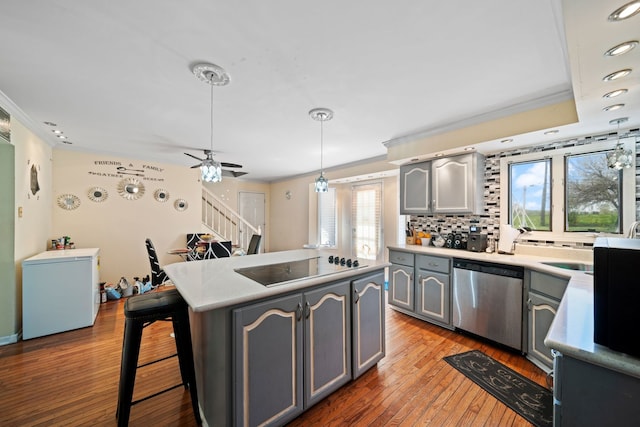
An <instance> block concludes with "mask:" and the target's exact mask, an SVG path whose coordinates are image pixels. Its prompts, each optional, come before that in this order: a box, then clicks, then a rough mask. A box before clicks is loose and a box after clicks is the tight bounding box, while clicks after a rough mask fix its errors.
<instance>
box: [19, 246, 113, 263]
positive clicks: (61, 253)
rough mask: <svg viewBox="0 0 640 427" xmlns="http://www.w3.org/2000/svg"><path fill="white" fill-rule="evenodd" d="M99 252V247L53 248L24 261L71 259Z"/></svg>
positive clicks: (90, 255)
mask: <svg viewBox="0 0 640 427" xmlns="http://www.w3.org/2000/svg"><path fill="white" fill-rule="evenodd" d="M98 252H100V249H99V248H78V249H59V250H51V251H46V252H41V253H39V254H37V255H34V256H32V257H30V258H27V259H25V260H24V261H22V262H27V263H29V262H33V261H51V260H61V259H69V258H81V257H93V256H95V255H98Z"/></svg>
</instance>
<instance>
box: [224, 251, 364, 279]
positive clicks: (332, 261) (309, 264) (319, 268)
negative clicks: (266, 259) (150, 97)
mask: <svg viewBox="0 0 640 427" xmlns="http://www.w3.org/2000/svg"><path fill="white" fill-rule="evenodd" d="M358 267H366V266H365V265H361V264H360V262H359V261H358V260H357V259H356V260H353V261H352V260H351V259H346V258H344V257H342V258H341V257H339V256H333V255H331V256H329V258H328V259H324V258H321V257H313V258H309V259H303V260H299V261H288V262H279V263H275V264H265V265H258V266H255V267H246V268H237V269H235V270H234V271H235V272H236V273H238V274H241V275H243V276H245V277H248V278H249V279H251V280H255V281H256V282H258V283H260V284H261V285H264V286H266V287H270V286H275V285H282V284H284V283H287V282H291V281H294V280H300V279H307V278H309V277H317V276H326V275H328V274H333V273H339V272H341V271H344V270H353V269H357V268H358Z"/></svg>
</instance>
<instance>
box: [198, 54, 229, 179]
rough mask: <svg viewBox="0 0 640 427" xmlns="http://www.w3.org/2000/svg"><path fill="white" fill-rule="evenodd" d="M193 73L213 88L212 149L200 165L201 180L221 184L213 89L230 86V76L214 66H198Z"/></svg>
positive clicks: (207, 152)
mask: <svg viewBox="0 0 640 427" xmlns="http://www.w3.org/2000/svg"><path fill="white" fill-rule="evenodd" d="M192 71H193V74H194V75H195V76H196V77H197V78H198V79H199V80H201V81H203V82H205V83H207V84H208V85H210V86H211V122H210V136H211V149H210V150H205V154H206V156H207V158H206V159H204V160H203V161H202V164H201V165H200V173H201V178H202V181H204V182H220V181H222V165H221V164H220V162H218V161H216V160H215V159H214V158H213V155H214V153H213V87H214V86H226V85H228V84H229V81H230V79H229V74H227V72H226V71H225V70H224V69H223V68H221V67H219V66H217V65H214V64H197V65H195V66H194V67H193V69H192Z"/></svg>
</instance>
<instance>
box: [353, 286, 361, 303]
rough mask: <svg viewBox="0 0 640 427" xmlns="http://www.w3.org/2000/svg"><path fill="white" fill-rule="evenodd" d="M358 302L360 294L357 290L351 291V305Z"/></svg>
mask: <svg viewBox="0 0 640 427" xmlns="http://www.w3.org/2000/svg"><path fill="white" fill-rule="evenodd" d="M358 301H360V292H359V291H358V290H357V289H355V288H354V289H353V303H354V304H357V303H358Z"/></svg>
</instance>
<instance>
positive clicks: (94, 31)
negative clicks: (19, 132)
mask: <svg viewBox="0 0 640 427" xmlns="http://www.w3.org/2000/svg"><path fill="white" fill-rule="evenodd" d="M624 1H625V0H620V1H611V0H565V1H562V2H561V0H492V1H484V2H479V1H471V0H466V1H465V0H453V1H446V2H444V1H434V0H396V1H393V2H391V1H380V0H378V1H374V2H372V1H370V0H351V1H338V0H325V1H323V2H310V1H300V0H271V1H264V0H246V1H243V2H230V1H227V2H223V1H219V0H216V1H213V0H208V1H207V0H183V1H169V0H162V1H160V0H136V1H125V0H111V1H108V2H107V1H103V2H93V1H92V2H88V1H85V2H78V1H76V2H73V1H68V0H49V1H35V0H22V1H19V2H18V1H13V2H4V3H3V5H2V9H1V14H0V40H1V42H0V58H1V59H0V91H1V92H2V93H3V94H4V97H3V98H4V100H5V102H9V103H10V105H9V107H10V108H9V109H10V110H13V112H14V113H15V112H16V111H17V112H19V113H20V114H21V115H22V116H23V117H27V118H28V119H29V120H31V122H32V123H35V125H36V126H37V127H39V128H40V129H41V132H42V133H43V134H46V135H47V138H48V139H49V140H51V141H53V142H56V141H57V140H56V139H55V137H54V135H53V133H52V132H51V130H52V128H51V127H47V126H46V125H44V124H43V122H45V121H51V122H55V123H56V124H57V125H58V128H59V129H61V130H62V131H64V134H65V135H66V136H67V137H68V140H69V141H70V142H72V143H73V144H72V145H67V144H62V143H60V142H56V144H57V145H56V146H58V147H62V148H69V149H79V150H89V151H93V152H96V153H104V154H112V155H117V156H125V157H130V158H138V159H142V160H146V161H157V162H168V163H175V164H181V165H185V166H190V165H193V164H194V163H197V162H196V161H194V160H193V159H190V158H188V157H187V156H185V155H184V154H183V152H185V151H187V152H189V153H192V154H194V155H197V156H201V155H202V153H201V151H199V150H202V149H205V148H209V146H210V132H209V131H210V104H209V102H210V87H209V86H208V85H207V84H205V83H203V82H201V81H199V80H197V79H196V78H195V77H194V76H193V75H192V74H191V67H192V66H193V65H194V64H195V63H199V62H210V63H214V64H217V65H219V66H221V67H223V68H225V69H226V70H227V72H228V73H229V74H230V76H231V83H230V84H229V85H228V86H225V87H216V88H215V89H214V135H213V148H214V151H215V152H216V153H217V156H216V158H217V159H218V160H220V161H223V162H234V163H241V164H243V165H244V170H245V171H246V172H248V175H246V176H245V177H244V179H255V180H264V181H272V180H277V179H281V178H284V177H288V176H294V175H298V174H303V173H308V172H315V171H317V170H318V169H319V167H320V125H319V123H318V122H316V121H313V120H312V119H311V118H310V117H309V116H308V111H309V110H310V109H312V108H315V107H327V108H331V109H332V110H333V111H334V113H335V115H334V118H333V120H331V121H329V122H326V123H325V125H324V167H325V168H330V167H332V166H336V165H342V164H346V163H350V162H354V161H358V160H362V159H368V158H374V157H379V156H384V155H386V148H385V147H384V146H383V144H382V143H383V142H385V141H389V140H394V139H398V138H408V139H411V137H412V135H417V134H420V133H424V132H428V131H430V130H433V129H438V128H443V127H447V126H449V127H451V126H452V125H453V126H454V127H455V126H464V124H465V123H467V122H468V121H469V120H470V119H471V118H473V117H477V116H479V115H484V114H487V113H491V112H495V111H500V114H508V112H509V111H510V109H514V111H515V109H516V108H517V106H521V105H523V104H526V103H528V102H531V101H532V100H536V99H541V98H545V97H553V96H558V95H560V96H562V95H563V94H564V95H565V96H566V95H567V94H568V96H571V94H573V96H575V100H576V104H577V109H578V113H579V116H580V123H579V124H576V125H567V126H563V127H561V128H560V133H559V134H558V135H555V136H553V137H542V136H541V135H542V132H534V133H532V134H527V135H518V136H516V141H515V143H514V144H527V145H529V144H535V143H540V142H547V141H548V140H549V139H550V138H555V139H563V138H569V137H574V136H580V135H585V134H592V133H597V132H609V131H613V132H615V131H616V129H617V128H616V127H612V126H611V125H609V120H611V119H612V118H616V117H620V116H629V117H630V120H629V122H627V123H625V124H624V125H622V127H623V128H626V129H628V128H634V127H635V128H637V127H638V126H639V125H640V95H639V91H640V80H639V74H640V59H639V58H640V48H636V49H634V50H633V51H631V52H630V53H628V54H626V55H622V56H621V57H616V58H604V57H603V55H602V53H603V52H604V51H605V50H607V49H608V48H610V47H612V46H613V45H615V44H618V43H620V42H623V41H626V40H628V39H635V40H638V39H639V38H640V30H639V28H640V16H635V17H633V18H630V19H628V20H627V21H623V22H619V23H610V22H607V19H606V18H607V16H608V14H609V13H611V12H612V11H613V10H614V9H616V8H617V7H619V6H620V5H621V4H622V3H624ZM561 3H563V4H561ZM563 8H564V18H563ZM565 29H566V30H567V34H566V36H565ZM626 67H632V68H636V69H637V70H634V72H632V73H631V75H630V76H628V77H626V78H625V79H623V80H621V81H620V84H618V83H615V84H614V83H611V82H609V83H604V82H602V77H603V76H604V75H605V74H608V73H609V72H612V71H615V70H616V69H618V68H626ZM614 86H615V87H614ZM618 86H620V87H626V88H628V89H629V92H628V93H627V94H625V95H623V96H621V97H619V102H624V103H625V104H626V106H625V107H624V108H623V109H622V110H619V111H616V112H606V113H605V112H603V111H602V108H603V107H604V106H605V105H607V102H606V101H605V100H603V99H602V98H601V97H602V94H604V93H605V92H606V91H609V90H613V89H615V88H618ZM0 95H1V94H0ZM0 99H2V98H0ZM7 100H8V101H7ZM609 103H612V102H609ZM10 112H11V111H10ZM479 148H480V149H481V151H488V150H494V151H495V150H497V149H501V148H504V145H502V147H501V146H500V144H499V143H496V142H495V141H489V142H487V143H485V144H481V145H480V146H479ZM426 153H429V147H425V154H426ZM329 178H330V176H329Z"/></svg>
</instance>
